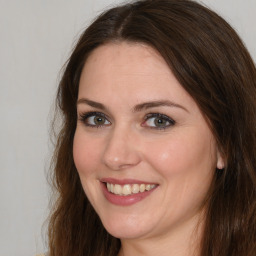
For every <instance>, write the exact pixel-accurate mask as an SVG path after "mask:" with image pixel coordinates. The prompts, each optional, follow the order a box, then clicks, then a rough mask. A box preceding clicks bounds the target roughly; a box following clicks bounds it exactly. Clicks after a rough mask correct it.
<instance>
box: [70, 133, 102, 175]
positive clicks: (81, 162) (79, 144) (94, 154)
mask: <svg viewBox="0 0 256 256" xmlns="http://www.w3.org/2000/svg"><path fill="white" fill-rule="evenodd" d="M99 155H100V152H99V146H98V143H97V141H95V140H93V141H92V139H91V138H89V137H88V138H86V137H85V136H84V135H83V134H82V133H81V132H80V131H79V130H78V131H76V133H75V136H74V143H73V157H74V162H75V166H76V168H77V170H78V173H79V175H80V176H88V175H91V174H92V173H93V172H94V170H95V168H96V165H97V163H98V162H99V158H100V156H99Z"/></svg>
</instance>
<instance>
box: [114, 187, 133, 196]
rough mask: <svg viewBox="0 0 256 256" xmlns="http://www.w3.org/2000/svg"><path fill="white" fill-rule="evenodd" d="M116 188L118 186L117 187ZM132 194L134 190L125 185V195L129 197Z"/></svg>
mask: <svg viewBox="0 0 256 256" xmlns="http://www.w3.org/2000/svg"><path fill="white" fill-rule="evenodd" d="M115 186H116V185H115ZM131 193H132V188H131V186H130V185H124V186H123V193H122V194H123V195H125V196H127V195H130V194H131Z"/></svg>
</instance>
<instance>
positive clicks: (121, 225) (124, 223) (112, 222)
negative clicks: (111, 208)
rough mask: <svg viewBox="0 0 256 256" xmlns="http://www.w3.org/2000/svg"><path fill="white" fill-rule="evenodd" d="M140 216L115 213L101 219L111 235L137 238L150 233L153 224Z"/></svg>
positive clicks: (121, 237)
mask: <svg viewBox="0 0 256 256" xmlns="http://www.w3.org/2000/svg"><path fill="white" fill-rule="evenodd" d="M141 217H142V216H140V218H136V216H132V215H130V216H125V217H124V216H117V215H116V216H112V217H111V218H106V217H102V218H101V221H102V223H103V225H104V227H105V229H106V230H107V231H108V233H109V234H111V235H112V236H114V237H116V238H119V239H137V238H141V237H144V236H147V234H149V233H151V230H152V226H153V224H154V223H153V222H152V221H145V220H144V221H143V220H142V218H141ZM146 219H147V218H146ZM149 223H150V225H149Z"/></svg>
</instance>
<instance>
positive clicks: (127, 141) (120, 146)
mask: <svg viewBox="0 0 256 256" xmlns="http://www.w3.org/2000/svg"><path fill="white" fill-rule="evenodd" d="M106 140H107V141H106V147H105V150H104V152H103V157H102V160H103V163H104V164H105V165H106V166H107V167H108V168H110V169H112V170H116V171H117V170H121V169H125V168H129V167H133V166H136V165H137V164H139V163H140V161H141V157H140V154H141V152H139V149H138V138H137V136H136V135H135V134H134V133H133V132H132V131H130V130H127V129H126V130H125V129H117V128H116V129H114V130H113V131H112V132H111V133H110V134H109V135H108V137H107V138H106Z"/></svg>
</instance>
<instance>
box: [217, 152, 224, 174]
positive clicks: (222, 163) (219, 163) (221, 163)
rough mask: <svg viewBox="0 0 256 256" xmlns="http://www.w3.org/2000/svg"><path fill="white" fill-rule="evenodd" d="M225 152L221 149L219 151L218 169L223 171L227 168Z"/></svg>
mask: <svg viewBox="0 0 256 256" xmlns="http://www.w3.org/2000/svg"><path fill="white" fill-rule="evenodd" d="M223 155H224V154H223V152H221V150H220V149H217V166H216V167H217V169H219V170H221V169H224V168H225V160H224V156H223Z"/></svg>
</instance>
